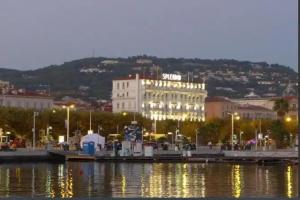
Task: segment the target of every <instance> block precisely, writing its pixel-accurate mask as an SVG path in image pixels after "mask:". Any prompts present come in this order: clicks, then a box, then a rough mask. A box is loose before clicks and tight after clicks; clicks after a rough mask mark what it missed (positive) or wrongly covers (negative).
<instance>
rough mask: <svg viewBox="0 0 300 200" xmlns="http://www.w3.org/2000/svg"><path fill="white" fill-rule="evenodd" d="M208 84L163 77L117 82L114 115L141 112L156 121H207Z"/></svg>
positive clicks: (114, 82) (135, 77) (125, 79)
mask: <svg viewBox="0 0 300 200" xmlns="http://www.w3.org/2000/svg"><path fill="white" fill-rule="evenodd" d="M206 96H207V91H206V90H205V84H203V83H191V82H184V81H182V80H181V77H180V76H179V75H168V74H163V76H162V79H159V80H154V79H150V78H140V77H139V75H138V74H137V75H136V76H132V77H129V78H124V79H120V80H113V87H112V102H113V112H114V113H117V112H137V113H141V114H142V115H143V116H144V117H146V118H150V119H153V120H166V119H172V120H180V121H186V120H189V121H204V120H205V111H204V104H205V102H204V100H205V98H206Z"/></svg>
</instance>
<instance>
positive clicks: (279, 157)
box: [0, 149, 299, 164]
mask: <svg viewBox="0 0 300 200" xmlns="http://www.w3.org/2000/svg"><path fill="white" fill-rule="evenodd" d="M42 161H44V162H66V161H96V162H196V163H210V162H216V163H258V164H268V163H290V164H298V162H299V159H298V151H294V150H272V151H221V150H216V149H205V150H197V151H191V152H190V154H189V155H188V154H186V152H183V151H174V150H156V151H154V152H153V156H148V157H147V156H119V155H118V156H112V152H111V151H100V152H96V154H95V155H89V154H83V153H82V152H81V151H63V150H51V151H46V150H35V151H32V150H27V149H18V150H16V151H11V152H10V151H8V152H4V151H0V163H7V162H42Z"/></svg>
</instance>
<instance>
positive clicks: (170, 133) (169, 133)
mask: <svg viewBox="0 0 300 200" xmlns="http://www.w3.org/2000/svg"><path fill="white" fill-rule="evenodd" d="M168 135H171V137H172V140H171V141H172V144H171V147H173V144H174V139H173V133H172V132H168Z"/></svg>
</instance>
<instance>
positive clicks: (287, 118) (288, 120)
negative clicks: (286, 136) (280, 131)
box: [285, 116, 293, 148]
mask: <svg viewBox="0 0 300 200" xmlns="http://www.w3.org/2000/svg"><path fill="white" fill-rule="evenodd" d="M285 121H286V122H287V123H289V122H291V121H292V118H291V117H290V116H288V117H286V118H285ZM292 140H293V135H292V133H290V147H291V148H292Z"/></svg>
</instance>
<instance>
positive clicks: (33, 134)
mask: <svg viewBox="0 0 300 200" xmlns="http://www.w3.org/2000/svg"><path fill="white" fill-rule="evenodd" d="M38 115H39V113H38V112H33V128H32V149H33V150H35V118H36V117H37V116H38Z"/></svg>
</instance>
